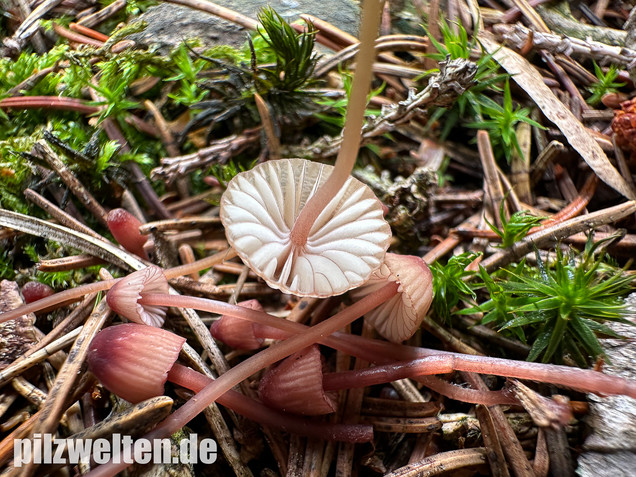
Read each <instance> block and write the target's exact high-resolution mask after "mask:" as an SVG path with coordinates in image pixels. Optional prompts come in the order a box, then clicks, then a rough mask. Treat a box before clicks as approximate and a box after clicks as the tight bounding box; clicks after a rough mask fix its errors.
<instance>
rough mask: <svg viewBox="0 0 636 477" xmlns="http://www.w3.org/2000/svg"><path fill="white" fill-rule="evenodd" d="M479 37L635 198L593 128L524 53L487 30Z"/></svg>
mask: <svg viewBox="0 0 636 477" xmlns="http://www.w3.org/2000/svg"><path fill="white" fill-rule="evenodd" d="M479 40H480V41H481V44H482V45H483V46H484V48H485V49H486V51H488V53H490V54H492V55H493V58H494V59H495V60H496V61H497V62H498V63H499V64H500V65H501V66H502V67H503V68H504V69H505V70H506V71H507V72H508V73H510V74H511V75H513V76H512V79H513V80H515V81H516V82H517V84H518V85H519V86H520V87H521V88H522V89H523V90H524V91H525V92H526V93H528V95H529V96H530V97H531V98H532V100H533V101H534V102H535V103H536V105H537V106H538V107H539V108H540V109H541V111H542V112H543V114H545V116H546V117H547V118H548V119H549V120H550V121H552V122H553V123H554V124H555V125H556V126H557V127H558V128H559V129H560V130H561V132H562V133H563V135H564V136H565V137H566V139H567V140H568V142H569V143H570V145H571V146H572V147H573V148H574V150H576V151H577V152H578V153H579V154H580V155H581V157H582V158H583V160H584V161H585V162H586V163H587V164H588V165H589V166H590V167H591V168H592V170H593V171H594V172H595V173H596V175H598V177H599V178H600V179H601V180H602V181H603V182H605V183H606V184H607V185H609V186H610V187H612V188H613V189H614V190H616V191H617V192H619V193H621V194H622V195H623V196H625V197H627V198H629V199H636V195H635V194H634V192H633V191H632V190H631V188H630V187H629V185H628V184H627V182H626V181H625V179H623V177H622V176H621V175H620V173H619V172H618V171H617V170H616V168H615V167H614V166H613V165H612V164H611V163H610V161H609V159H608V158H607V156H606V155H605V153H604V152H603V150H602V149H601V147H600V146H599V145H598V144H597V143H596V140H595V139H594V138H593V137H592V135H591V134H590V132H589V131H588V130H587V129H586V128H585V127H584V126H583V125H582V124H581V122H580V121H578V120H577V119H576V117H575V116H574V115H573V114H572V113H571V112H570V110H569V109H567V108H566V107H565V106H564V105H563V103H562V102H561V101H560V100H559V98H557V97H556V96H555V95H554V94H553V93H552V91H550V88H548V87H547V86H546V85H545V83H544V82H543V78H542V77H541V75H540V74H539V73H538V72H537V70H536V69H535V67H534V66H532V65H531V64H530V63H529V62H528V61H527V60H526V59H525V58H524V57H522V56H520V55H518V54H517V53H515V52H514V51H512V50H511V49H509V48H506V47H505V46H501V45H500V44H499V43H497V42H496V41H495V40H494V39H493V36H492V35H491V34H489V33H487V32H482V33H480V35H479Z"/></svg>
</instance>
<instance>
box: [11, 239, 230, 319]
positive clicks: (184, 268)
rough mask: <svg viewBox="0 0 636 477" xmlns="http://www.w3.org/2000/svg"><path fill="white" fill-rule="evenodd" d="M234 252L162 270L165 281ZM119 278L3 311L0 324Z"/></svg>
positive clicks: (77, 297)
mask: <svg viewBox="0 0 636 477" xmlns="http://www.w3.org/2000/svg"><path fill="white" fill-rule="evenodd" d="M235 255H236V252H234V251H233V250H224V251H221V252H219V253H215V254H214V255H211V256H209V257H206V258H202V259H201V260H197V261H196V262H192V263H188V264H185V265H179V266H178V267H173V268H169V269H167V270H164V275H165V276H166V278H167V279H170V278H175V277H179V276H182V275H188V274H190V273H193V272H198V271H200V270H204V269H206V268H210V267H212V266H213V265H216V264H217V263H221V262H222V261H223V260H229V259H230V258H232V257H234V256H235ZM120 280H121V278H115V279H113V280H104V281H102V282H95V283H89V284H86V285H81V286H79V287H75V288H71V289H69V290H64V291H61V292H58V293H55V294H54V295H50V296H47V297H46V298H42V299H40V300H36V301H34V302H31V303H29V304H28V305H23V306H20V307H18V308H14V309H13V310H9V311H5V312H4V313H0V323H4V322H5V321H9V320H14V319H16V318H19V317H21V316H23V315H26V314H29V313H36V312H38V311H41V310H44V309H49V308H50V309H55V308H58V307H60V306H62V305H65V304H67V303H69V302H73V301H77V300H80V299H81V298H83V297H84V296H86V295H89V294H91V293H97V292H100V291H104V290H109V289H111V288H112V287H113V286H114V285H115V284H116V283H117V282H119V281H120Z"/></svg>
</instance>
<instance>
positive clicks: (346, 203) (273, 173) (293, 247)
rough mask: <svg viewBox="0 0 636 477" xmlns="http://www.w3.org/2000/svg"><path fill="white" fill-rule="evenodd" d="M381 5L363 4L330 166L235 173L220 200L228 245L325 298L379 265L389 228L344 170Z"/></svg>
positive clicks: (291, 164) (349, 163)
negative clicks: (346, 100)
mask: <svg viewBox="0 0 636 477" xmlns="http://www.w3.org/2000/svg"><path fill="white" fill-rule="evenodd" d="M382 3H383V2H381V1H378V0H368V1H366V2H364V8H363V16H362V26H361V27H360V32H361V35H362V36H361V41H360V50H359V53H358V55H357V57H356V74H355V76H354V79H353V85H352V91H351V97H350V99H349V106H348V108H347V116H346V120H345V128H344V132H343V140H342V146H341V148H340V151H339V153H338V157H337V159H336V163H335V167H330V166H326V165H322V164H318V163H315V162H311V161H306V160H304V159H281V160H277V161H269V162H267V163H265V164H261V165H258V166H256V167H255V168H253V169H251V170H249V171H246V172H243V173H241V174H238V175H237V176H235V177H234V178H233V179H232V180H231V181H230V183H229V184H228V186H227V189H226V191H225V193H224V194H223V196H222V198H221V210H220V217H221V221H222V222H223V226H224V227H225V231H226V235H227V239H228V241H229V243H230V244H231V245H232V246H233V247H234V249H235V250H236V251H237V253H238V255H239V256H240V257H241V259H242V260H243V261H244V262H245V263H246V264H247V265H249V266H250V268H251V269H252V270H253V271H254V272H255V273H256V274H257V275H258V276H260V277H261V278H263V280H265V281H266V282H267V284H268V285H269V286H271V287H273V288H276V289H279V290H281V291H283V292H285V293H292V294H294V295H299V296H311V297H326V296H334V295H339V294H341V293H344V292H345V291H347V290H350V289H352V288H355V287H357V286H359V285H361V284H363V283H364V282H365V281H366V280H367V279H368V278H369V277H370V276H371V273H372V272H373V271H374V270H376V269H377V268H378V267H379V266H380V265H381V264H382V260H383V258H384V254H385V252H386V250H387V248H388V246H389V240H390V238H391V229H390V227H389V225H388V223H387V222H386V221H385V220H384V219H383V209H382V204H381V203H380V201H379V200H378V199H377V198H376V197H375V195H374V194H373V192H372V191H371V189H370V188H369V187H367V186H366V185H364V184H362V183H361V182H359V181H357V180H356V179H353V178H352V177H351V176H350V174H351V170H352V169H353V166H354V164H355V160H356V157H357V153H358V147H359V145H360V130H361V128H362V122H363V119H364V110H365V107H366V101H367V94H368V91H369V87H370V85H371V78H372V65H373V62H374V59H375V49H374V40H375V38H376V36H377V31H378V26H379V21H380V13H381V11H382Z"/></svg>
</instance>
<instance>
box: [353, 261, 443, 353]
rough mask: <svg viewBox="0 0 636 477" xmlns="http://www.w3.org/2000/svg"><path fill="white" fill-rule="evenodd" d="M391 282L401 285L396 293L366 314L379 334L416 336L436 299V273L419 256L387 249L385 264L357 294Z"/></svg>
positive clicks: (400, 337) (392, 337) (395, 337)
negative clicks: (432, 272)
mask: <svg viewBox="0 0 636 477" xmlns="http://www.w3.org/2000/svg"><path fill="white" fill-rule="evenodd" d="M388 282H397V283H398V284H399V285H400V287H399V288H398V293H397V295H395V296H394V297H393V298H391V299H389V300H387V301H385V302H384V303H382V304H381V305H379V306H378V307H376V308H374V309H373V310H372V311H370V312H369V313H367V314H366V315H365V317H366V318H367V320H368V321H369V323H371V324H372V325H373V326H374V327H375V329H376V330H377V331H378V333H380V335H382V336H383V337H384V338H386V339H388V340H389V341H393V342H396V343H399V342H401V341H404V340H405V339H408V338H410V337H411V336H413V334H414V333H415V332H416V331H417V329H418V328H419V327H420V324H421V323H422V320H423V319H424V317H425V316H426V312H427V311H428V309H429V308H430V306H431V302H432V301H433V275H432V274H431V271H430V269H429V268H428V266H427V265H426V262H424V260H422V259H421V258H420V257H415V256H413V255H398V254H395V253H387V254H386V257H385V259H384V263H383V264H382V266H381V267H380V268H379V269H378V270H376V271H375V272H374V273H373V275H372V276H371V278H370V279H369V281H368V282H367V283H366V284H365V285H364V286H362V287H360V288H359V289H357V290H355V292H354V296H355V297H357V298H359V297H362V296H365V295H368V294H371V293H374V292H375V291H376V290H377V289H378V288H381V287H382V286H384V285H386V284H387V283H388Z"/></svg>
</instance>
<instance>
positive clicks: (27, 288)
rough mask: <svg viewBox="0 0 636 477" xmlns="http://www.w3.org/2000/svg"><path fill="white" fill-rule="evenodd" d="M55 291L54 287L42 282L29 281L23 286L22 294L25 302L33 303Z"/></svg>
mask: <svg viewBox="0 0 636 477" xmlns="http://www.w3.org/2000/svg"><path fill="white" fill-rule="evenodd" d="M54 293H55V291H54V290H53V288H51V287H50V286H48V285H46V284H45V283H40V282H27V283H25V284H24V286H23V287H22V296H23V297H24V302H25V303H32V302H34V301H37V300H41V299H42V298H46V297H47V296H51V295H53V294H54Z"/></svg>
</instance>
